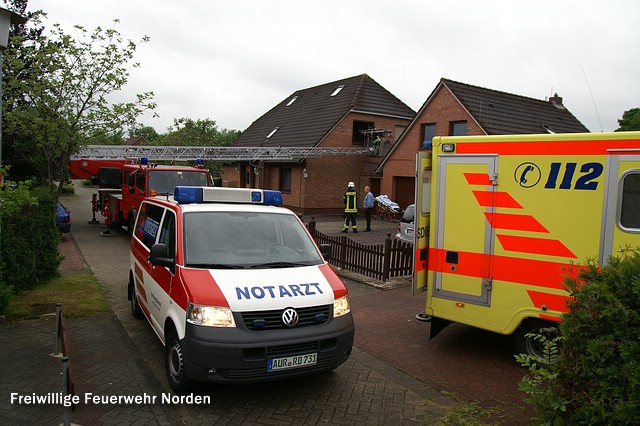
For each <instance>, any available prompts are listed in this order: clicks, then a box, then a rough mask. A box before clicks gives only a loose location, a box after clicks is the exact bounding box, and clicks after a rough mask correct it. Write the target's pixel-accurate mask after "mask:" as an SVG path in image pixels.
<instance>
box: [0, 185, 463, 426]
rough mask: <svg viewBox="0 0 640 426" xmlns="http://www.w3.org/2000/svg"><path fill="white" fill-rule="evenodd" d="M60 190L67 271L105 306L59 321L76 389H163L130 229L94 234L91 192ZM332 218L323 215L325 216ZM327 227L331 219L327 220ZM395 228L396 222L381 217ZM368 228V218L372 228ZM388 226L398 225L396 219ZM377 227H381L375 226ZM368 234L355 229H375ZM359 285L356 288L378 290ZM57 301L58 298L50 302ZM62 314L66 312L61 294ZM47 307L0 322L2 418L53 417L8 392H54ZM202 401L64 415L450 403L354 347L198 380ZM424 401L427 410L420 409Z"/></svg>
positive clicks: (94, 420) (246, 416)
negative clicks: (333, 356) (280, 377)
mask: <svg viewBox="0 0 640 426" xmlns="http://www.w3.org/2000/svg"><path fill="white" fill-rule="evenodd" d="M77 192H78V194H79V195H77V196H73V197H67V198H66V199H65V200H64V202H65V205H66V206H67V207H69V208H70V209H71V211H72V217H73V222H72V234H71V236H64V238H63V241H62V242H61V244H60V249H61V251H62V252H63V254H64V255H65V260H64V262H63V265H62V268H61V269H62V271H63V272H64V273H86V272H87V271H90V272H91V273H93V274H95V275H96V276H97V278H98V280H99V281H100V283H101V285H102V286H103V287H104V288H105V290H106V294H107V297H108V299H109V302H110V304H111V309H112V311H111V312H107V313H103V314H98V315H94V316H91V317H87V318H83V319H74V320H65V330H66V331H65V335H66V339H67V343H68V348H69V358H70V362H69V365H70V368H71V377H72V380H73V384H74V390H75V394H76V395H79V396H80V397H81V398H84V397H85V396H86V395H88V394H92V395H96V396H101V395H102V396H107V397H109V396H118V395H151V396H156V397H157V398H158V400H159V399H160V396H161V395H163V394H169V388H168V384H167V382H166V378H165V377H164V369H163V358H162V353H163V348H162V344H161V343H160V341H159V340H158V338H157V337H156V336H155V334H154V333H153V331H152V329H151V327H150V326H149V325H148V324H147V323H146V322H145V321H144V320H143V321H140V320H135V319H134V318H133V317H132V316H131V314H130V311H129V304H128V301H127V300H126V286H127V271H128V250H127V247H128V237H127V235H126V233H124V232H118V231H115V232H114V233H113V235H114V236H113V237H100V236H99V232H100V231H101V230H102V226H101V225H89V224H87V220H88V219H90V217H91V216H90V214H89V210H88V204H89V203H88V200H89V199H90V192H89V191H88V190H86V189H84V188H83V189H80V190H78V191H77ZM326 223H329V222H325V224H326ZM327 226H329V225H327ZM388 226H390V227H395V224H388ZM374 229H375V227H374ZM394 229H395V228H394ZM379 232H382V231H379ZM371 234H373V233H360V235H363V237H361V238H363V239H364V238H373V237H372V236H371ZM366 287H367V286H362V287H361V288H360V289H359V291H354V292H353V293H354V294H361V295H362V296H361V297H363V298H364V297H367V296H368V295H369V294H374V293H375V292H377V290H375V291H374V290H372V289H370V288H366ZM52 302H53V303H55V301H52ZM62 304H63V313H64V301H62ZM53 330H54V321H53V319H52V317H51V316H45V317H40V318H38V319H35V320H27V321H21V322H16V323H7V324H0V347H2V351H1V352H0V375H2V377H3V381H2V393H1V394H0V424H60V423H61V422H62V407H60V406H59V405H55V404H48V405H24V404H23V405H19V404H11V402H10V393H11V392H18V393H21V394H29V395H30V394H36V395H44V394H47V393H49V392H59V391H60V390H61V388H62V379H61V377H60V371H61V362H60V360H59V358H55V357H52V356H50V353H51V352H52V351H53ZM197 395H199V396H201V397H206V396H208V397H210V403H209V404H194V405H186V404H161V403H158V402H156V403H155V404H126V403H117V404H100V403H93V402H89V403H85V401H81V402H80V403H79V404H78V405H77V406H76V407H75V410H74V412H73V413H72V414H71V420H72V422H73V423H76V424H87V425H88V424H92V425H93V424H96V425H100V424H104V425H112V424H140V425H147V424H149V425H152V424H158V425H165V424H166V425H174V424H176V425H177V424H190V425H191V424H259V425H261V424H264V425H274V424H275V425H288V424H309V425H315V424H336V425H337V424H362V425H364V424H367V425H368V424H379V425H398V424H403V425H414V424H415V425H419V424H432V423H433V422H434V419H435V418H437V417H439V416H441V415H442V413H443V410H444V409H445V408H444V407H449V406H452V405H453V404H454V402H453V401H452V400H451V399H450V398H448V397H446V396H444V395H443V394H442V393H441V392H439V391H436V390H433V389H432V388H430V387H428V386H426V385H425V384H424V383H423V382H421V381H419V380H416V379H415V378H413V377H411V376H409V375H407V374H405V373H403V372H401V371H399V370H398V369H396V368H395V367H393V366H392V365H390V364H388V363H386V362H384V361H381V360H380V359H379V358H378V357H376V356H372V355H371V354H369V353H367V352H364V351H362V350H359V349H358V348H354V353H353V355H352V356H351V358H350V359H349V360H348V361H347V362H346V363H345V364H343V365H342V366H340V367H339V368H337V369H336V370H335V371H334V372H331V373H325V374H320V375H314V376H310V377H305V378H299V379H292V380H286V381H281V382H273V383H265V384H257V385H235V386H234V385H227V386H202V387H200V388H199V389H198V391H197ZM425 408H426V409H427V410H426V411H425Z"/></svg>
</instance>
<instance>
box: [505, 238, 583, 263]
mask: <svg viewBox="0 0 640 426" xmlns="http://www.w3.org/2000/svg"><path fill="white" fill-rule="evenodd" d="M496 237H498V240H499V241H500V244H501V245H502V247H503V248H504V249H505V250H508V251H517V252H519V253H531V254H545V255H547V256H558V257H571V258H573V259H576V258H577V257H578V256H576V255H575V254H573V252H572V251H571V250H569V249H568V248H567V246H565V245H564V244H562V242H561V241H559V240H551V239H547V238H534V237H521V236H517V235H500V234H498V235H496Z"/></svg>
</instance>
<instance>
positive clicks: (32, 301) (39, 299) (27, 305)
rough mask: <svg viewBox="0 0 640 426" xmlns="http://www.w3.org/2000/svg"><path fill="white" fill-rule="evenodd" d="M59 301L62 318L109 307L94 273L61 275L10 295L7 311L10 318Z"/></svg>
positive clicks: (78, 316)
mask: <svg viewBox="0 0 640 426" xmlns="http://www.w3.org/2000/svg"><path fill="white" fill-rule="evenodd" d="M56 303H60V304H61V308H62V314H63V315H64V317H65V318H81V317H85V316H88V315H92V314H95V313H98V312H106V311H108V310H109V303H108V302H107V298H106V296H105V294H104V291H103V290H102V287H100V284H99V283H98V280H97V279H96V277H94V276H93V275H89V274H72V275H62V276H59V277H57V278H54V279H52V280H51V281H49V282H48V283H46V284H44V285H42V286H40V287H37V288H35V289H33V290H28V291H24V292H22V293H18V294H16V295H14V296H13V299H12V300H11V303H10V304H9V307H8V309H7V312H6V317H7V319H8V320H9V321H14V320H21V319H25V318H27V317H29V316H31V314H32V311H33V310H34V309H37V308H38V307H40V306H45V305H53V312H55V304H56Z"/></svg>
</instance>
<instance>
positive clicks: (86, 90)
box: [4, 15, 156, 198]
mask: <svg viewBox="0 0 640 426" xmlns="http://www.w3.org/2000/svg"><path fill="white" fill-rule="evenodd" d="M117 22H118V21H117V20H116V21H115V23H116V24H117ZM29 23H30V24H31V25H34V24H35V25H36V26H37V25H39V24H40V20H39V16H38V15H36V16H34V17H32V19H31V21H30V22H29ZM75 31H76V34H77V35H76V36H71V35H68V34H65V32H64V31H63V29H62V28H61V27H60V26H59V25H58V24H54V25H53V30H52V31H51V34H50V35H49V36H44V35H42V34H39V35H37V36H36V37H34V39H33V40H30V39H24V38H23V39H22V41H23V43H22V44H21V45H20V46H19V48H20V52H18V50H17V48H15V47H14V45H12V46H11V47H10V48H8V49H7V50H6V51H5V56H4V58H5V66H6V68H8V69H9V70H11V72H10V73H9V75H8V76H7V78H6V79H5V91H6V92H7V97H8V98H11V99H14V100H17V99H20V100H21V102H13V103H12V106H13V107H12V108H11V109H7V112H6V117H7V131H8V132H9V133H12V134H15V135H19V136H20V140H22V141H23V143H22V146H21V147H19V149H22V150H23V151H24V152H30V153H32V155H34V156H35V157H36V160H35V161H39V163H40V164H41V167H42V177H44V180H45V181H47V182H49V183H50V184H51V183H53V182H54V181H55V180H59V184H58V185H57V188H56V189H55V190H54V191H53V193H52V195H53V196H54V197H55V198H57V197H58V195H59V194H60V192H61V190H62V186H63V183H64V181H65V180H66V178H67V176H68V163H69V158H70V156H71V155H72V154H73V153H74V152H76V151H77V150H78V149H79V148H80V146H82V145H85V144H90V143H93V141H94V140H96V139H98V138H101V139H104V138H105V136H106V135H113V134H114V133H117V132H120V131H121V129H122V128H123V127H125V126H130V125H133V124H134V123H135V121H136V118H137V117H138V116H140V115H141V114H142V113H144V112H145V111H147V110H153V109H154V108H155V107H156V105H155V103H153V102H152V99H153V93H152V92H145V93H141V94H136V95H135V96H134V98H133V99H132V100H131V101H129V102H117V103H112V102H110V100H109V98H110V97H111V96H112V95H113V94H114V93H115V92H118V91H120V90H122V89H123V87H124V86H125V85H126V83H127V81H128V78H129V70H130V67H138V66H139V64H138V63H133V62H132V60H133V55H134V53H135V51H136V49H137V44H136V43H135V42H133V41H131V40H124V39H123V37H122V35H121V34H120V33H119V32H118V31H117V30H115V29H113V28H112V29H103V28H101V27H98V28H96V29H95V30H94V31H93V32H88V31H87V30H86V29H85V28H84V27H82V26H79V25H76V26H75ZM147 41H148V38H146V37H145V38H143V39H142V40H141V42H147Z"/></svg>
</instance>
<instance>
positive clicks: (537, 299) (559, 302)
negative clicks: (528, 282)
mask: <svg viewBox="0 0 640 426" xmlns="http://www.w3.org/2000/svg"><path fill="white" fill-rule="evenodd" d="M527 294H529V298H530V299H531V301H532V302H533V306H535V307H536V308H540V309H542V307H543V306H546V307H547V308H548V309H550V310H552V311H559V312H569V308H568V307H567V300H568V299H570V297H569V296H563V295H561V294H549V293H542V292H540V291H534V290H527Z"/></svg>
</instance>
